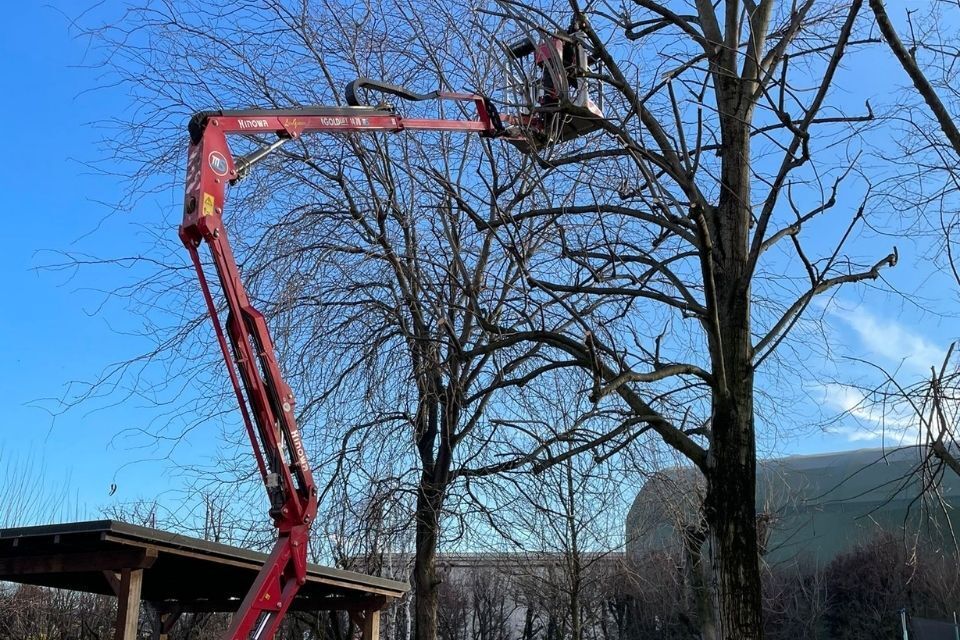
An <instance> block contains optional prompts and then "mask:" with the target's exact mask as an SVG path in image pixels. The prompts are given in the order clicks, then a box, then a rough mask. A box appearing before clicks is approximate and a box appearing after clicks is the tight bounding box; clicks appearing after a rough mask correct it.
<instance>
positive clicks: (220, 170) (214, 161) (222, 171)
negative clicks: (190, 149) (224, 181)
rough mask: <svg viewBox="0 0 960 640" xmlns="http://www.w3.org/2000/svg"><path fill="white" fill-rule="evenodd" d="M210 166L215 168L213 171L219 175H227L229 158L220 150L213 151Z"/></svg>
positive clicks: (209, 160)
mask: <svg viewBox="0 0 960 640" xmlns="http://www.w3.org/2000/svg"><path fill="white" fill-rule="evenodd" d="M208 162H209V164H210V168H211V169H213V172H214V173H215V174H217V175H218V176H225V175H227V159H226V158H224V157H223V154H222V153H220V152H219V151H211V152H210V158H209V159H208Z"/></svg>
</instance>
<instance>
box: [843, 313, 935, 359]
mask: <svg viewBox="0 0 960 640" xmlns="http://www.w3.org/2000/svg"><path fill="white" fill-rule="evenodd" d="M827 313H828V315H829V317H831V318H836V319H837V320H840V321H841V322H842V324H843V325H844V326H845V327H846V328H848V329H850V330H851V331H852V332H853V334H854V335H855V336H856V338H857V340H858V341H859V343H860V344H859V345H851V346H853V347H854V351H855V352H856V353H858V354H860V355H861V357H862V358H863V359H864V360H874V361H876V364H878V365H880V366H884V367H898V366H900V365H902V368H903V369H904V370H905V371H907V372H909V373H926V372H928V371H930V367H931V366H937V365H939V364H940V363H941V362H943V357H944V355H945V354H946V349H945V348H943V347H941V346H939V345H937V344H935V343H934V342H932V341H931V340H929V339H928V338H926V337H925V336H924V335H923V334H922V333H920V332H919V331H917V330H915V329H913V328H910V327H907V326H906V325H904V324H902V323H900V322H898V321H896V320H893V319H892V318H889V317H883V316H880V315H877V314H875V313H873V312H872V311H871V310H869V309H868V308H867V307H866V306H865V305H858V306H855V307H844V306H843V305H842V304H833V305H831V306H830V308H829V310H828V311H827Z"/></svg>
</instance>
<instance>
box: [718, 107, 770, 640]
mask: <svg viewBox="0 0 960 640" xmlns="http://www.w3.org/2000/svg"><path fill="white" fill-rule="evenodd" d="M727 95H729V96H735V95H738V93H737V92H735V91H731V92H730V93H728V94H727ZM728 102H729V101H728ZM725 106H728V107H729V111H727V114H729V115H727V116H722V117H721V127H722V131H723V134H724V136H723V139H724V155H723V162H722V168H721V185H722V192H721V195H720V199H719V203H718V205H717V207H716V210H715V212H714V215H713V216H710V220H711V221H712V225H711V226H712V227H713V229H711V236H712V238H713V249H712V251H711V252H710V253H711V255H710V256H707V259H706V260H704V261H703V263H704V264H710V265H712V266H713V269H712V271H713V273H712V274H711V273H707V274H705V277H706V278H713V279H714V281H715V283H716V292H717V293H716V300H715V304H716V307H717V311H718V313H717V317H718V318H719V320H718V325H719V326H718V327H717V331H716V332H715V333H714V334H713V335H712V336H711V337H712V340H711V343H712V344H711V350H712V351H713V354H712V355H713V360H714V363H715V365H714V370H715V371H716V372H717V374H718V378H720V380H719V384H718V385H716V387H715V388H714V391H713V402H712V410H713V416H712V427H713V438H712V442H711V446H710V450H709V455H708V458H707V464H706V467H707V468H706V470H705V473H706V480H707V493H706V500H705V504H704V515H705V518H706V522H707V526H708V529H709V532H710V537H711V541H712V544H713V552H714V558H715V570H714V575H715V579H716V581H717V599H718V612H717V613H718V616H717V623H718V631H719V637H720V638H724V639H733V638H736V639H737V640H749V639H751V638H761V637H762V633H763V632H762V626H761V615H762V614H761V595H760V594H761V592H760V565H759V555H758V548H757V537H756V502H755V501H756V497H755V491H756V489H755V488H756V444H755V440H756V439H755V424H754V410H753V378H754V376H753V370H754V367H753V342H752V336H751V333H750V302H751V301H750V281H751V274H750V266H749V254H750V248H749V244H750V237H749V230H750V226H751V225H750V219H751V211H750V201H751V200H750V174H749V171H750V166H751V163H750V133H749V128H748V124H747V123H749V121H750V111H752V109H750V108H748V109H746V110H744V109H739V108H737V106H736V105H733V104H729V105H725ZM717 365H719V366H717Z"/></svg>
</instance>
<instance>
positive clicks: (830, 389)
mask: <svg viewBox="0 0 960 640" xmlns="http://www.w3.org/2000/svg"><path fill="white" fill-rule="evenodd" d="M816 388H817V390H818V391H819V392H820V393H821V394H822V395H820V402H821V405H822V406H823V407H825V408H828V409H830V410H832V411H835V412H837V413H839V414H842V415H843V416H846V417H848V418H849V419H851V420H852V421H853V423H854V424H852V425H851V424H849V422H850V421H849V420H844V421H843V423H842V426H837V427H835V428H833V429H832V430H831V431H832V432H833V433H837V434H839V435H842V436H845V437H846V438H847V440H849V441H850V442H867V441H880V440H885V441H887V442H895V443H897V444H901V443H903V442H905V441H907V440H908V439H910V440H913V439H915V436H916V433H917V429H918V428H919V420H918V418H917V417H916V416H915V415H914V414H913V411H912V409H911V407H910V406H909V405H907V404H906V403H904V402H890V403H885V404H878V403H877V402H876V399H874V398H870V397H868V395H867V394H866V393H865V392H864V391H862V390H861V389H857V388H855V387H853V386H850V385H845V384H839V383H829V384H822V385H817V387H816Z"/></svg>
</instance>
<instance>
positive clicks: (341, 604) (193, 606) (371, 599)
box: [153, 596, 387, 626]
mask: <svg viewBox="0 0 960 640" xmlns="http://www.w3.org/2000/svg"><path fill="white" fill-rule="evenodd" d="M386 602H387V599H386V598H385V597H383V596H357V597H349V596H344V597H329V598H303V597H298V598H295V599H294V601H293V603H292V604H291V605H290V611H351V612H357V613H361V614H362V613H363V612H365V611H369V610H371V609H382V608H383V607H384V605H386ZM153 606H154V607H157V608H158V610H160V611H164V612H166V611H173V610H174V609H178V610H180V611H181V612H183V613H220V612H228V613H229V612H233V611H236V610H237V609H238V608H239V607H240V599H239V598H237V599H234V600H214V599H210V600H193V601H190V600H178V601H177V602H176V604H173V603H159V602H158V603H154V604H153ZM357 624H358V626H359V623H357Z"/></svg>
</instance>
